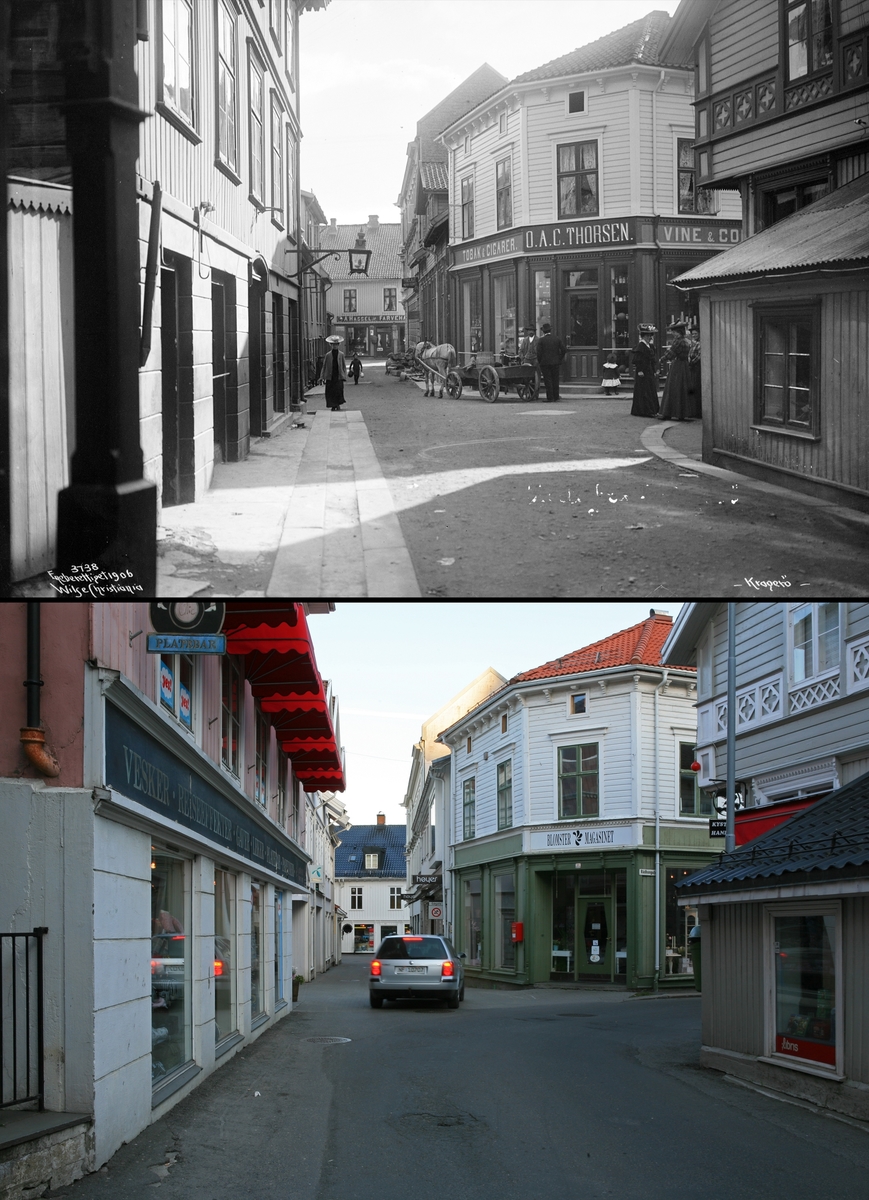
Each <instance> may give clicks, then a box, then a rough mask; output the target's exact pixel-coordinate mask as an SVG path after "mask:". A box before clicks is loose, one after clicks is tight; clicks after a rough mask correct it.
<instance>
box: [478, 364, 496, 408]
mask: <svg viewBox="0 0 869 1200" xmlns="http://www.w3.org/2000/svg"><path fill="white" fill-rule="evenodd" d="M479 388H480V395H481V396H482V397H483V399H484V400H485V401H486V402H487V403H488V404H494V403H495V401H496V400H497V399H498V394H499V392H500V391H501V382H500V380H499V379H498V372H497V371H496V370H495V368H494V367H482V368H481V369H480V382H479Z"/></svg>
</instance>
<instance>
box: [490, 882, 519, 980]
mask: <svg viewBox="0 0 869 1200" xmlns="http://www.w3.org/2000/svg"><path fill="white" fill-rule="evenodd" d="M515 920H516V876H515V875H514V874H513V872H512V871H511V872H510V874H509V875H496V876H495V938H496V943H495V953H496V961H495V966H496V967H515V966H516V943H515V942H514V941H513V938H512V928H511V927H512V924H513V922H514V921H515Z"/></svg>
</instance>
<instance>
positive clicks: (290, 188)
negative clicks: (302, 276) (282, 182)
mask: <svg viewBox="0 0 869 1200" xmlns="http://www.w3.org/2000/svg"><path fill="white" fill-rule="evenodd" d="M296 219H297V218H296V138H295V135H294V134H293V129H292V126H291V125H287V237H290V238H292V239H293V241H295V240H296V237H297V236H298V235H297V232H296Z"/></svg>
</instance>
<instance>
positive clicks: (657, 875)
mask: <svg viewBox="0 0 869 1200" xmlns="http://www.w3.org/2000/svg"><path fill="white" fill-rule="evenodd" d="M669 674H670V672H669V669H668V668H667V667H665V668H664V675H663V678H662V679H661V682H660V683H659V684H658V685H657V687H656V688H655V991H657V990H658V981H659V979H660V976H661V804H660V793H659V785H658V775H659V770H658V753H659V752H658V696H659V695H660V694H661V691H662V690H663V688H665V687H666V686H667V684H668V683H669Z"/></svg>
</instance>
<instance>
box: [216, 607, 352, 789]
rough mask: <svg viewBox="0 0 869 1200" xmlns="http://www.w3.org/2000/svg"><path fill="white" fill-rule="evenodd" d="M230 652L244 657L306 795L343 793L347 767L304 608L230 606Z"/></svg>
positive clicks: (253, 686) (254, 688) (255, 692)
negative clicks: (343, 759)
mask: <svg viewBox="0 0 869 1200" xmlns="http://www.w3.org/2000/svg"><path fill="white" fill-rule="evenodd" d="M223 628H224V632H225V633H226V635H227V637H226V651H227V654H240V655H243V656H244V659H245V674H246V676H247V680H248V683H249V684H250V687H251V691H252V692H253V695H254V697H255V698H256V699H257V700H258V701H259V703H260V707H261V709H262V711H263V712H266V713H269V714H271V717H272V725H273V726H274V729H275V733H276V735H277V740H278V745H279V746H280V747H281V749H282V750H283V751H284V753H285V754H287V755H289V757H290V759H291V760H292V764H293V772H294V774H295V776H296V778H297V779H299V780H301V782H302V786H303V787H304V789H305V791H307V792H316V791H330V792H342V791H344V787H345V782H344V767H343V763H342V760H341V753H340V750H339V748H338V746H337V743H336V738H335V729H334V726H333V724H332V716H331V713H330V712H329V701H328V698H327V696H326V689H325V687H324V685H323V680H322V678H321V676H320V672H319V671H318V670H317V661H316V659H315V657H314V647H313V645H312V643H311V637H310V634H309V632H308V624H307V621H306V620H305V613H304V609H303V607H302V605H301V604H293V603H286V602H278V603H274V604H270V603H269V602H268V601H265V602H262V603H257V604H244V603H233V602H230V603H228V604H227V609H226V618H225V620H224V624H223Z"/></svg>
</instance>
